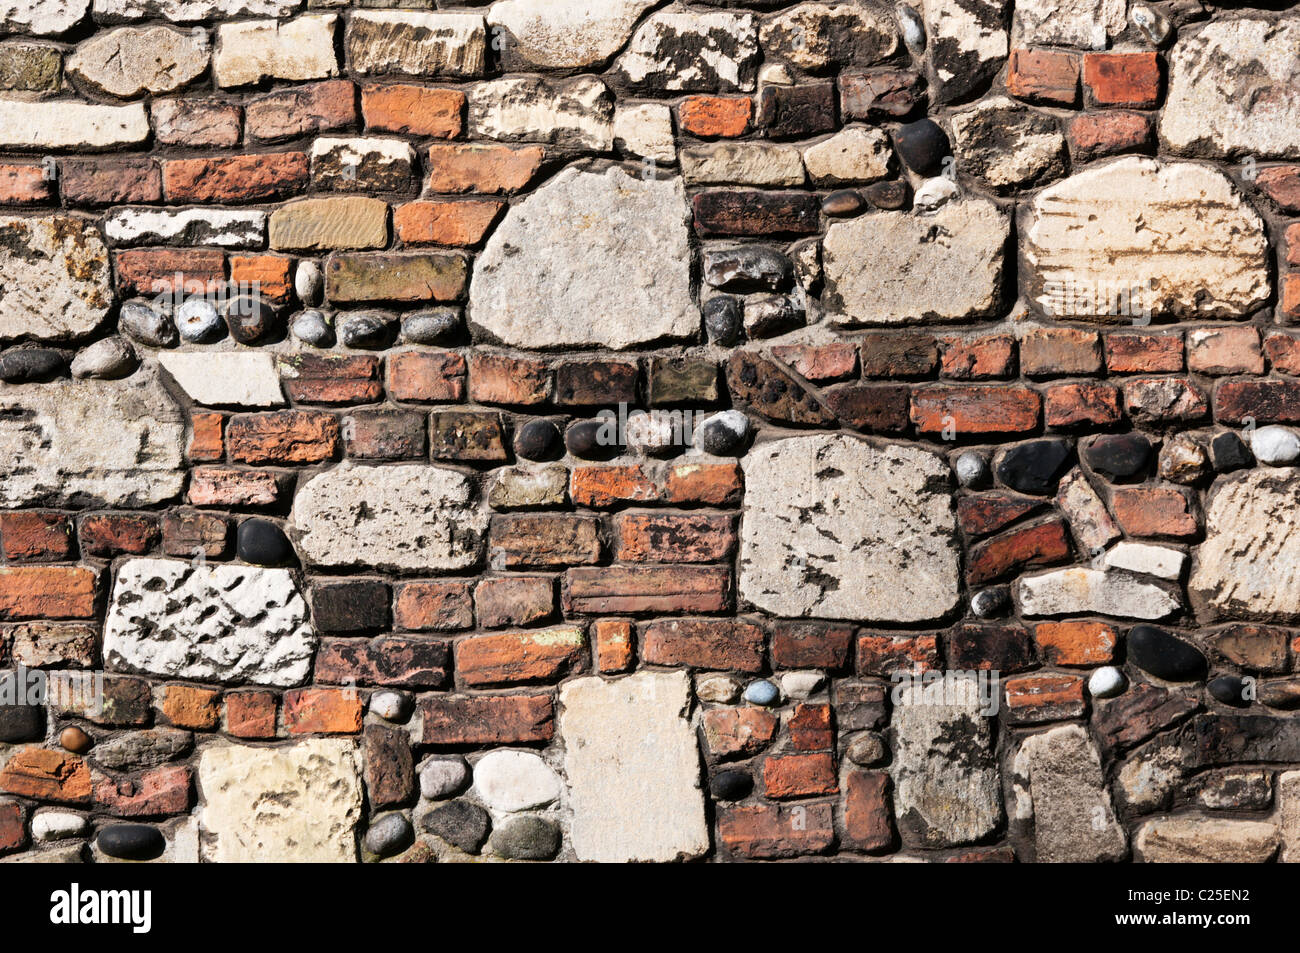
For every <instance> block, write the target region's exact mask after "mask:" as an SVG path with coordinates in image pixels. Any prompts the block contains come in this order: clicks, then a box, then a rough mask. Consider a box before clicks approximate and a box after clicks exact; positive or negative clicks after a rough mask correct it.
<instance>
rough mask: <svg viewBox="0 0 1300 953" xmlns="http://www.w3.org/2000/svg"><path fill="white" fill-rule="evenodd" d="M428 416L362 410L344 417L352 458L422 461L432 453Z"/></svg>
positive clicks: (394, 411) (346, 441)
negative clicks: (429, 447) (428, 439)
mask: <svg viewBox="0 0 1300 953" xmlns="http://www.w3.org/2000/svg"><path fill="white" fill-rule="evenodd" d="M425 419H426V418H425V415H424V414H420V413H414V412H412V413H406V412H403V411H398V410H358V411H356V412H355V413H351V414H348V415H347V416H346V417H344V418H343V440H344V443H345V444H346V446H347V454H348V456H349V457H352V458H355V459H359V460H418V459H420V458H422V457H424V456H425V455H426V453H427V451H428V441H427V440H426V438H425V433H424V425H425Z"/></svg>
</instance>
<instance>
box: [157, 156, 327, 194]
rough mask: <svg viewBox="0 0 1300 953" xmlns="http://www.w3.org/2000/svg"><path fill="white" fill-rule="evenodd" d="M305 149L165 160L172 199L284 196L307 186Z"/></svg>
mask: <svg viewBox="0 0 1300 953" xmlns="http://www.w3.org/2000/svg"><path fill="white" fill-rule="evenodd" d="M307 177H308V168H307V154H306V153H305V152H280V153H269V154H262V155H242V156H213V157H210V158H203V159H166V160H164V161H163V192H164V194H165V195H166V196H167V200H168V201H169V202H211V203H216V204H220V203H225V202H230V203H235V202H257V201H263V200H267V199H279V198H284V197H285V196H287V195H293V194H295V193H297V192H301V191H302V190H303V189H304V188H306V186H307Z"/></svg>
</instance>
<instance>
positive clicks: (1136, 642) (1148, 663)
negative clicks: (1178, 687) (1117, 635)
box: [1128, 625, 1205, 682]
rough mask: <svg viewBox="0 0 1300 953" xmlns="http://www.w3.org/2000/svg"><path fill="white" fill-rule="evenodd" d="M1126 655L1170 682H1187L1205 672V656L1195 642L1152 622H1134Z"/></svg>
mask: <svg viewBox="0 0 1300 953" xmlns="http://www.w3.org/2000/svg"><path fill="white" fill-rule="evenodd" d="M1128 657H1129V661H1131V662H1132V663H1133V664H1134V665H1136V666H1137V667H1138V668H1140V669H1142V670H1143V671H1144V672H1149V673H1150V674H1152V675H1154V676H1155V677H1156V678H1163V679H1165V680H1166V681H1170V682H1190V681H1194V680H1195V679H1198V678H1200V677H1201V676H1202V675H1203V674H1204V673H1205V656H1204V655H1202V654H1201V650H1200V649H1198V648H1197V647H1196V646H1194V645H1191V644H1189V643H1187V642H1184V641H1183V640H1182V639H1178V638H1175V637H1174V636H1172V635H1170V634H1169V633H1168V632H1165V631H1164V630H1163V629H1157V628H1156V627H1155V626H1153V625H1138V626H1134V627H1133V628H1132V629H1131V630H1130V631H1129V634H1128Z"/></svg>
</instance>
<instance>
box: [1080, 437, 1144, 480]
mask: <svg viewBox="0 0 1300 953" xmlns="http://www.w3.org/2000/svg"><path fill="white" fill-rule="evenodd" d="M1083 461H1084V462H1085V463H1086V464H1088V466H1090V467H1092V469H1093V470H1095V471H1096V472H1097V473H1100V474H1101V475H1102V476H1103V477H1105V478H1106V479H1107V480H1110V481H1111V482H1112V483H1114V482H1116V481H1118V480H1123V479H1127V478H1128V477H1135V476H1137V475H1138V474H1140V473H1142V472H1144V471H1145V470H1146V468H1147V467H1148V466H1149V465H1150V463H1151V441H1150V440H1148V439H1147V438H1146V437H1144V436H1142V434H1140V433H1125V434H1107V435H1106V436H1103V437H1098V438H1097V439H1095V440H1093V441H1092V442H1091V443H1089V444H1088V445H1087V446H1085V447H1084V448H1083Z"/></svg>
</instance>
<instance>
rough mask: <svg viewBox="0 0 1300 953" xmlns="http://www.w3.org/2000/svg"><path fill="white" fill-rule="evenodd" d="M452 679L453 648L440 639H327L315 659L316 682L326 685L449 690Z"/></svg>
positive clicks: (391, 636) (399, 636)
mask: <svg viewBox="0 0 1300 953" xmlns="http://www.w3.org/2000/svg"><path fill="white" fill-rule="evenodd" d="M450 680H451V649H450V648H449V647H448V645H447V643H446V642H442V641H440V640H437V639H429V638H420V637H411V636H405V635H386V636H382V637H380V638H376V639H326V640H324V641H323V642H322V643H321V648H320V652H319V653H318V654H317V656H316V681H318V682H325V683H327V684H352V685H383V686H389V687H393V688H407V689H428V688H446V687H447V684H448V682H450Z"/></svg>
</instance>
